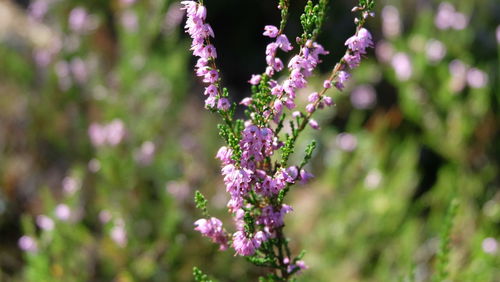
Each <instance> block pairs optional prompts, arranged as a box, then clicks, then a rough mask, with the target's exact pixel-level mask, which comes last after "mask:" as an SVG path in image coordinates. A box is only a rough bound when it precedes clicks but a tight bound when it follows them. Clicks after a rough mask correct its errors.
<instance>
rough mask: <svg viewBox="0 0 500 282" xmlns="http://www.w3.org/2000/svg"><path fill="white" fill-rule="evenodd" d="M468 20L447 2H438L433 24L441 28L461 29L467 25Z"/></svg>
mask: <svg viewBox="0 0 500 282" xmlns="http://www.w3.org/2000/svg"><path fill="white" fill-rule="evenodd" d="M468 22H469V20H468V19H467V17H466V16H465V15H464V14H462V13H460V12H456V11H455V7H454V6H453V5H452V4H450V3H448V2H442V3H441V4H439V7H438V12H437V14H436V17H435V18H434V24H435V25H436V27H437V28H439V29H442V30H446V29H450V28H453V29H456V30H461V29H464V28H465V27H467V24H468Z"/></svg>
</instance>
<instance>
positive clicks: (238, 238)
mask: <svg viewBox="0 0 500 282" xmlns="http://www.w3.org/2000/svg"><path fill="white" fill-rule="evenodd" d="M368 2H369V3H371V1H368ZM368 2H367V3H368ZM282 4H283V5H282ZM182 5H183V9H184V10H186V11H187V23H186V32H187V33H188V34H189V35H190V36H191V38H192V39H193V44H192V46H191V50H192V51H193V54H194V55H195V56H197V57H199V59H198V62H197V63H196V66H195V72H196V74H197V75H198V76H200V77H202V78H203V82H205V83H207V84H208V86H207V87H206V88H205V95H207V96H208V98H207V99H206V101H205V104H206V107H207V108H209V109H214V110H215V109H217V110H218V112H219V114H221V115H222V117H223V121H224V124H221V125H220V127H219V129H220V133H221V136H222V137H223V138H224V139H225V141H226V143H227V145H226V146H222V147H221V148H220V149H219V151H218V152H217V154H216V158H217V159H219V160H220V162H221V167H222V168H221V174H222V176H223V177H224V184H225V187H226V191H227V192H228V194H229V195H230V199H229V201H228V203H227V207H228V210H229V211H230V212H231V213H232V215H233V218H234V223H235V227H236V230H235V231H234V232H233V233H232V234H231V232H228V231H226V230H225V229H224V228H223V226H222V222H221V221H220V220H219V219H217V218H215V217H210V216H209V215H208V212H207V209H206V202H207V201H206V200H205V199H204V197H203V195H201V193H199V192H196V196H195V201H196V206H197V207H198V208H200V209H202V210H203V212H204V215H205V216H206V217H207V218H202V219H199V220H197V221H196V222H195V230H197V231H199V232H200V233H201V234H202V235H203V236H205V237H208V238H210V239H211V240H212V241H213V242H214V243H217V244H219V245H220V249H221V250H225V249H227V248H228V247H229V246H231V247H232V248H233V249H234V251H235V252H236V254H238V255H241V256H247V257H249V260H250V261H252V262H254V263H255V264H257V265H260V266H267V267H270V268H274V269H276V270H277V273H279V275H280V276H281V277H282V278H287V277H289V276H290V275H292V274H294V273H298V272H300V271H301V270H303V269H306V268H307V266H306V265H305V263H304V261H302V260H301V256H297V257H295V258H293V259H292V258H291V257H290V256H291V254H290V250H289V248H288V242H287V240H286V238H285V237H284V235H283V227H284V225H285V223H284V216H285V215H286V214H288V213H290V212H292V211H293V208H292V207H291V206H289V205H287V204H284V203H283V199H284V197H285V195H286V193H287V192H288V190H289V189H290V187H291V186H292V185H294V184H296V183H305V182H307V181H308V180H310V179H311V178H312V177H313V175H312V174H311V173H309V172H307V171H306V170H305V169H304V166H305V165H306V164H307V162H308V161H309V159H310V158H311V155H312V153H313V150H314V147H315V145H314V144H315V143H312V144H311V145H309V146H308V147H307V149H306V155H305V157H304V161H302V163H301V164H300V165H291V166H288V165H287V161H288V156H289V155H290V154H291V153H292V152H293V148H294V144H295V141H296V139H297V136H298V134H299V133H300V132H301V131H302V130H303V129H304V127H305V126H306V125H307V124H309V125H310V126H311V127H313V128H316V129H318V128H319V125H318V123H317V122H316V121H315V120H313V119H312V118H311V115H312V114H313V113H314V112H315V110H316V109H318V108H323V107H325V106H331V105H333V100H332V98H331V97H328V96H325V95H324V93H325V91H326V90H327V89H329V88H331V87H332V86H333V85H335V86H336V87H337V88H338V89H342V88H343V87H344V83H345V82H346V81H347V79H348V78H349V74H348V73H347V71H346V69H347V68H350V69H352V68H354V67H357V66H358V65H359V63H360V61H361V56H362V55H363V54H366V49H367V48H368V47H371V46H372V41H371V35H370V33H369V32H368V31H367V30H366V29H364V28H362V23H363V22H364V20H363V21H362V23H361V24H360V23H358V29H357V32H356V35H355V36H353V37H351V38H350V39H348V40H347V42H346V45H347V46H348V50H347V52H346V54H345V56H344V58H343V59H342V60H341V62H340V63H338V64H337V65H336V67H335V69H334V71H333V73H332V75H331V76H330V78H329V79H327V80H326V81H325V82H324V85H323V86H324V89H323V90H322V91H321V92H313V93H311V94H310V95H309V96H308V102H309V103H308V104H307V106H306V107H305V111H306V113H307V114H303V113H302V112H301V111H294V112H293V113H292V115H291V116H292V117H294V118H295V121H291V122H290V124H291V126H290V127H291V131H292V134H291V135H290V134H286V135H285V136H282V135H283V134H280V130H281V129H282V128H283V124H282V123H283V119H284V117H285V116H284V110H285V108H288V109H289V110H292V109H295V108H296V107H297V106H296V101H295V100H296V97H297V95H298V94H299V93H298V92H299V91H298V90H300V89H303V88H305V87H306V86H307V85H308V81H307V79H308V78H309V77H310V76H311V75H312V73H313V71H314V69H315V68H316V67H317V66H318V64H319V63H321V60H320V56H321V55H327V54H328V53H329V52H328V51H326V50H325V49H324V48H323V46H321V45H320V44H319V43H317V42H316V41H315V39H316V36H317V32H316V31H314V30H310V32H305V35H303V37H302V38H297V43H298V44H299V46H298V47H299V48H298V50H299V51H298V53H297V54H295V55H293V56H291V59H290V61H289V62H288V65H287V69H285V65H284V64H283V61H282V60H281V59H280V58H279V57H278V50H282V51H283V52H290V51H292V50H293V49H294V48H293V46H292V44H291V43H290V41H289V40H288V38H287V36H286V35H285V34H283V28H284V24H283V23H286V19H282V24H281V25H280V28H279V29H278V28H277V27H276V26H273V25H266V26H265V27H264V33H263V35H264V36H267V37H269V38H272V39H274V40H273V42H271V43H269V44H268V45H267V47H266V52H265V54H266V64H267V66H266V69H265V71H264V72H263V73H262V74H254V75H252V76H251V78H250V80H249V81H248V82H249V83H250V84H251V85H252V96H251V97H247V98H245V99H243V100H242V101H241V102H240V104H242V105H244V106H246V107H247V111H246V114H247V117H248V119H247V120H241V119H239V120H236V119H234V118H233V117H232V115H233V111H228V109H229V108H230V106H231V104H230V103H229V101H228V100H227V93H226V92H227V91H226V90H225V88H222V87H221V79H220V76H219V71H218V69H217V67H216V64H215V58H216V57H217V53H216V51H215V47H214V46H213V45H212V44H211V42H210V40H209V39H210V38H213V37H214V32H213V30H212V28H211V27H210V25H208V24H207V23H205V22H204V21H205V18H206V13H207V10H206V8H205V7H204V6H203V5H202V4H200V3H197V2H195V1H183V2H182ZM308 5H309V6H310V5H311V4H308ZM358 8H359V9H360V10H362V11H364V12H366V10H369V9H370V8H368V7H358ZM280 9H286V1H280ZM307 9H308V10H307ZM307 9H306V10H307V13H309V14H308V16H307V17H310V20H311V21H312V20H314V21H316V24H315V27H316V28H317V27H320V26H321V21H322V20H323V18H322V16H318V17H313V16H311V15H310V13H312V11H313V10H314V11H317V13H318V15H324V11H325V9H326V4H325V3H323V2H322V4H318V6H317V8H311V7H309V8H307ZM305 13H306V12H305ZM282 15H287V11H284V12H283V11H282ZM308 28H309V27H308ZM309 29H310V28H309ZM312 34H314V35H312ZM285 70H288V71H289V73H288V74H287V75H286V76H285V79H283V80H282V81H278V80H276V79H273V76H274V75H275V74H276V73H278V72H280V71H285ZM221 89H224V91H221ZM221 92H224V93H221ZM272 122H274V123H275V124H273V123H272Z"/></svg>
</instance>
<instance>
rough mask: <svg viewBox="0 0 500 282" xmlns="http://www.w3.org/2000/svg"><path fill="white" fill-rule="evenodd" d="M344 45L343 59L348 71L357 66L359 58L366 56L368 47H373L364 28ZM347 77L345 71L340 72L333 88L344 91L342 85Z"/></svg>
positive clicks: (370, 36) (369, 35)
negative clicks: (345, 50)
mask: <svg viewBox="0 0 500 282" xmlns="http://www.w3.org/2000/svg"><path fill="white" fill-rule="evenodd" d="M345 45H346V46H347V47H348V51H347V52H346V54H345V55H344V58H343V59H344V61H345V63H346V64H347V66H348V67H349V68H350V69H354V68H356V67H358V66H359V63H360V62H361V56H362V55H364V54H366V49H367V48H368V47H373V41H372V35H371V34H370V32H369V31H368V30H366V29H365V28H361V29H359V30H358V31H357V32H356V34H355V35H353V36H352V37H350V38H349V39H347V41H346V42H345ZM349 77H350V75H349V73H347V71H345V70H342V71H340V72H339V74H338V77H337V78H338V79H337V83H336V84H335V87H337V88H338V89H339V90H342V89H344V84H345V82H346V81H347V80H348V79H349Z"/></svg>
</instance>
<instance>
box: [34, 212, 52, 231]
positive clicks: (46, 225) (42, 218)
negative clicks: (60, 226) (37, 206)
mask: <svg viewBox="0 0 500 282" xmlns="http://www.w3.org/2000/svg"><path fill="white" fill-rule="evenodd" d="M36 225H38V226H39V227H40V228H41V229H43V230H47V231H50V230H53V229H54V221H53V220H52V218H50V217H48V216H46V215H43V214H41V215H38V216H37V217H36Z"/></svg>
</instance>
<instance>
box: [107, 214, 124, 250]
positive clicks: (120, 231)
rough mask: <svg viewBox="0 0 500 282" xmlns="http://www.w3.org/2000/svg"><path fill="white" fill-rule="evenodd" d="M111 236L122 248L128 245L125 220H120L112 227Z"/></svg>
mask: <svg viewBox="0 0 500 282" xmlns="http://www.w3.org/2000/svg"><path fill="white" fill-rule="evenodd" d="M110 237H111V239H112V240H113V241H114V242H115V243H116V244H117V245H118V246H119V247H121V248H123V247H125V246H126V245H127V241H128V239H127V231H126V230H125V224H124V223H123V220H118V221H117V223H116V224H115V225H114V226H113V227H112V228H111V231H110Z"/></svg>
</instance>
